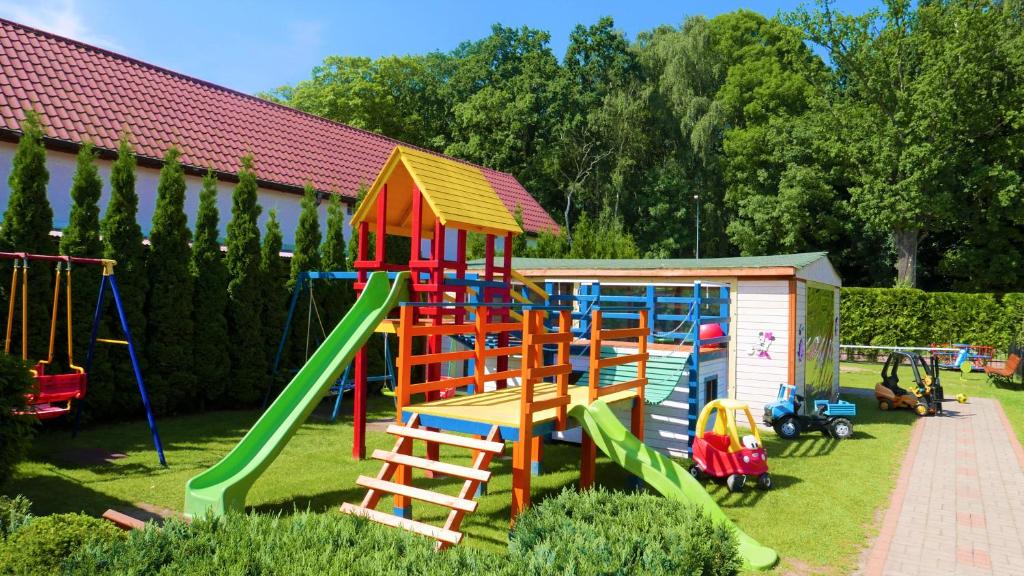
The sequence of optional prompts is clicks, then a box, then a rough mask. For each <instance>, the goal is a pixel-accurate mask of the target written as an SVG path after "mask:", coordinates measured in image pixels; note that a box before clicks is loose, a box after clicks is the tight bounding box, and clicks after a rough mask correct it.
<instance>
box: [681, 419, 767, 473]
mask: <svg viewBox="0 0 1024 576" xmlns="http://www.w3.org/2000/svg"><path fill="white" fill-rule="evenodd" d="M737 412H742V413H743V415H744V416H745V417H746V419H747V422H748V423H749V424H750V425H751V427H752V429H751V433H750V434H747V435H746V436H743V438H742V439H741V438H740V436H739V433H738V432H737V430H736V413H737ZM712 417H713V418H714V424H713V426H714V428H713V429H712V430H711V431H708V430H707V426H708V420H710V419H712ZM693 462H694V464H693V466H691V467H690V474H693V476H694V478H697V479H698V480H700V479H702V478H703V477H705V476H709V477H711V478H714V479H718V480H723V479H724V480H725V485H726V487H727V488H728V489H729V491H730V492H737V491H739V490H742V489H743V486H744V485H745V484H746V482H747V476H754V477H756V478H757V487H758V488H760V489H761V490H767V489H769V488H771V486H772V477H771V475H770V474H768V454H767V453H766V452H765V450H764V446H763V445H762V444H761V435H760V433H759V432H758V431H757V425H756V424H755V421H754V416H753V415H752V414H751V413H750V408H749V407H748V406H747V405H746V404H744V403H743V402H737V401H736V400H712V401H711V402H708V403H707V404H705V405H704V410H702V411H701V413H700V418H698V419H697V435H696V437H695V438H694V439H693Z"/></svg>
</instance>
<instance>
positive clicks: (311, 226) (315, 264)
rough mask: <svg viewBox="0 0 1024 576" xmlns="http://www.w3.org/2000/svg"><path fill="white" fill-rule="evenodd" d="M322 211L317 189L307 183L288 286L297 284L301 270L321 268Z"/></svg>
mask: <svg viewBox="0 0 1024 576" xmlns="http://www.w3.org/2000/svg"><path fill="white" fill-rule="evenodd" d="M320 239H321V234H320V213H319V211H318V210H317V199H316V190H315V189H314V188H313V185H312V184H309V183H306V186H305V188H304V189H303V193H302V212H301V213H300V214H299V225H298V227H297V228H296V229H295V251H294V253H293V254H292V265H291V276H290V277H289V279H288V287H289V288H291V287H292V286H294V285H295V279H296V278H297V277H298V275H299V272H307V271H310V270H319V269H320Z"/></svg>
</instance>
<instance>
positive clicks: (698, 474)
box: [690, 464, 704, 482]
mask: <svg viewBox="0 0 1024 576" xmlns="http://www.w3.org/2000/svg"><path fill="white" fill-rule="evenodd" d="M690 476H693V477H694V478H696V479H697V481H698V482H700V481H703V480H704V471H703V470H701V469H700V466H697V465H696V464H694V465H692V466H690Z"/></svg>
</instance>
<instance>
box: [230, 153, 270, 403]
mask: <svg viewBox="0 0 1024 576" xmlns="http://www.w3.org/2000/svg"><path fill="white" fill-rule="evenodd" d="M231 202H232V206H231V221H230V222H229V223H228V237H227V244H228V254H227V260H226V262H227V268H228V275H229V277H230V281H229V283H228V302H229V303H228V333H229V334H230V336H231V347H230V354H231V382H230V386H229V389H228V397H229V398H230V399H231V400H233V401H234V402H236V403H241V404H253V403H255V402H256V400H257V399H258V398H259V397H260V395H261V393H262V392H263V390H264V387H265V386H266V375H267V369H266V362H265V361H264V360H265V355H264V353H263V346H264V340H263V331H262V322H261V320H260V314H261V312H262V311H263V299H262V290H261V287H260V229H259V224H258V222H257V221H258V219H259V215H260V206H259V203H258V202H257V186H256V175H255V174H254V173H253V169H252V156H245V157H244V158H242V167H241V169H240V170H239V171H238V185H236V186H235V190H234V193H233V194H232V199H231Z"/></svg>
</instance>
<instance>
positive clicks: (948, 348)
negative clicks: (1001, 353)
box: [931, 343, 996, 372]
mask: <svg viewBox="0 0 1024 576" xmlns="http://www.w3.org/2000/svg"><path fill="white" fill-rule="evenodd" d="M931 352H932V357H934V358H936V359H937V360H938V363H939V368H942V369H945V370H960V371H962V372H982V371H984V370H985V366H987V365H988V363H989V362H990V361H991V360H992V359H993V358H995V352H996V349H995V348H994V347H993V346H977V345H974V344H955V343H954V344H949V343H947V344H932V351H931Z"/></svg>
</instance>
